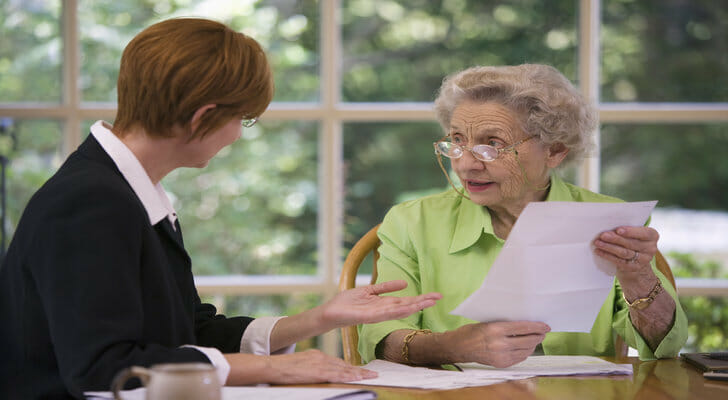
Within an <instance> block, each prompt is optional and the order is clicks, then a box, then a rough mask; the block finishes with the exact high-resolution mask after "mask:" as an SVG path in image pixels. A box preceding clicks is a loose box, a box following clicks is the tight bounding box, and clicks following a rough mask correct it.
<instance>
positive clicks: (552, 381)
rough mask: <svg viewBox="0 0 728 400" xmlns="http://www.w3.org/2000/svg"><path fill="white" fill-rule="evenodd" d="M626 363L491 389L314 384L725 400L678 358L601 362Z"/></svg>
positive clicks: (451, 397)
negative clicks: (607, 371)
mask: <svg viewBox="0 0 728 400" xmlns="http://www.w3.org/2000/svg"><path fill="white" fill-rule="evenodd" d="M604 359H605V360H607V361H612V362H616V363H620V364H627V363H630V364H632V365H633V368H634V370H633V371H634V375H633V376H618V375H615V376H589V377H536V378H529V379H522V380H517V381H509V382H504V383H499V384H496V385H490V386H478V387H470V388H463V389H455V390H423V389H403V388H393V387H382V386H366V385H339V384H332V385H312V386H318V387H347V388H353V387H357V388H361V389H368V390H372V391H374V392H376V393H377V394H378V396H379V397H378V398H379V399H380V400H390V399H393V400H410V399H418V400H419V399H424V400H428V399H430V400H455V399H457V400H469V399H478V400H480V399H534V400H535V399H554V400H556V399H559V400H560V399H588V400H607V399H610V400H611V399H614V400H629V399H637V400H652V399H700V400H710V399H728V382H727V381H715V380H707V379H705V378H703V375H702V373H701V372H699V371H698V370H697V369H695V368H694V367H692V366H690V365H688V364H686V363H685V362H684V361H681V360H678V359H667V360H658V361H645V362H641V361H639V360H638V359H637V358H634V357H629V358H604Z"/></svg>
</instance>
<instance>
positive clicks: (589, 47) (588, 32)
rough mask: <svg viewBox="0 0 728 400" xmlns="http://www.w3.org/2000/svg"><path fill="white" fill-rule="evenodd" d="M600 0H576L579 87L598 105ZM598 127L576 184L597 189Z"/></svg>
mask: <svg viewBox="0 0 728 400" xmlns="http://www.w3.org/2000/svg"><path fill="white" fill-rule="evenodd" d="M600 9H601V1H600V0H580V1H579V47H578V48H579V50H578V51H579V88H580V90H581V93H582V95H584V97H585V98H586V99H587V100H589V101H591V102H593V104H597V105H598V104H599V49H600V43H599V31H600V27H601V19H600V18H601V12H600ZM599 137H600V132H599V127H597V129H596V132H595V133H594V141H595V145H596V149H595V151H594V154H593V156H592V157H589V158H587V159H585V160H584V161H583V162H582V165H581V168H580V171H579V175H578V177H577V184H578V185H579V186H582V187H585V188H587V189H589V190H591V191H594V192H598V191H599V163H600V160H601V155H600V150H599Z"/></svg>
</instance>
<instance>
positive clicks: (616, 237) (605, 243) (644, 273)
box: [594, 226, 660, 288]
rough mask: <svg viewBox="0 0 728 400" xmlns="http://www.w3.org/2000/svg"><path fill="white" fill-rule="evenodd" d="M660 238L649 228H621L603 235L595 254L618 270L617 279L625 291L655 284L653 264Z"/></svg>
mask: <svg viewBox="0 0 728 400" xmlns="http://www.w3.org/2000/svg"><path fill="white" fill-rule="evenodd" d="M659 238H660V235H659V234H658V233H657V231H656V230H654V229H652V228H650V227H646V226H620V227H618V228H616V229H614V230H611V231H606V232H602V233H601V234H599V236H598V237H597V238H596V239H595V240H594V247H595V249H594V252H595V253H596V254H597V255H598V256H600V257H602V258H604V259H607V260H609V261H612V263H614V265H615V266H616V267H617V279H619V282H620V284H621V285H622V287H623V288H625V286H626V287H630V286H632V285H636V286H640V285H639V284H640V283H644V282H646V281H653V282H654V277H655V275H654V272H652V267H651V266H650V261H651V260H652V258H653V257H654V256H655V254H656V253H657V240H658V239H659Z"/></svg>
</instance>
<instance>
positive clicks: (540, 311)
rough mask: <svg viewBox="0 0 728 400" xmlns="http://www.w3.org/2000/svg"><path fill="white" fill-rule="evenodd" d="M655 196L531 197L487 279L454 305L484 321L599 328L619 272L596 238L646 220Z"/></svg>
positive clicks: (554, 328) (559, 328)
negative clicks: (625, 199)
mask: <svg viewBox="0 0 728 400" xmlns="http://www.w3.org/2000/svg"><path fill="white" fill-rule="evenodd" d="M655 204H657V202H656V201H645V202H635V203H581V202H551V201H549V202H533V203H529V204H528V205H527V206H526V208H525V209H524V210H523V212H521V215H520V216H519V217H518V220H517V221H516V224H515V225H514V226H513V229H512V230H511V233H510V235H509V236H508V240H506V243H505V245H504V246H503V249H502V250H501V252H500V254H499V255H498V257H497V258H496V260H495V262H494V263H493V266H492V267H491V269H490V271H489V272H488V275H487V276H486V278H485V280H484V281H483V284H482V285H481V287H480V288H479V289H478V290H476V291H475V292H474V293H473V294H471V295H470V296H469V297H468V298H467V299H465V301H463V302H462V303H461V304H460V305H459V306H458V307H456V308H455V309H454V310H453V311H452V312H451V313H452V314H455V315H460V316H463V317H466V318H470V319H472V320H476V321H481V322H488V321H521V320H525V321H542V322H545V323H547V324H548V325H549V326H551V331H553V332H559V331H561V332H589V331H591V327H592V325H593V324H594V319H595V318H596V315H597V314H598V312H599V309H600V308H601V306H602V304H603V303H604V299H605V298H606V296H607V294H608V293H609V291H610V290H611V288H612V284H613V279H614V278H613V276H614V274H615V268H614V266H613V265H612V264H611V263H610V262H609V261H606V260H604V259H602V258H599V257H597V256H596V255H595V254H594V252H593V251H592V248H591V242H592V241H593V240H594V238H596V237H597V235H598V234H599V233H601V232H604V231H608V230H612V229H614V228H616V227H618V226H623V225H629V226H642V225H644V223H645V221H647V218H648V217H649V215H650V213H651V212H652V209H653V208H654V207H655Z"/></svg>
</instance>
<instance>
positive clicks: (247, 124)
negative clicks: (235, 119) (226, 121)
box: [240, 118, 258, 128]
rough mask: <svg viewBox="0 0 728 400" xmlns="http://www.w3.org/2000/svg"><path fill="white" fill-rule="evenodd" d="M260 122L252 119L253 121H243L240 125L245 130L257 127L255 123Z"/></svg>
mask: <svg viewBox="0 0 728 400" xmlns="http://www.w3.org/2000/svg"><path fill="white" fill-rule="evenodd" d="M256 122H258V118H252V119H245V118H243V119H241V120H240V125H242V126H243V128H250V127H251V126H253V125H255V123H256Z"/></svg>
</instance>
